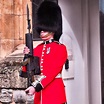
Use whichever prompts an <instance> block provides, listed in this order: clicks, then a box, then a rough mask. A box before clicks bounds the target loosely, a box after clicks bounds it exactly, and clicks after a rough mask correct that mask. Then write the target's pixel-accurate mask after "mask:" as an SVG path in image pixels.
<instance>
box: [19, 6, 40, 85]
mask: <svg viewBox="0 0 104 104" xmlns="http://www.w3.org/2000/svg"><path fill="white" fill-rule="evenodd" d="M27 22H28V27H27V29H28V33H26V34H25V41H26V42H25V43H26V46H27V47H28V48H29V49H30V52H29V54H25V55H24V59H23V62H22V66H25V67H26V72H23V71H22V70H21V71H20V76H21V77H24V78H27V86H30V85H31V83H32V82H33V81H34V77H33V76H34V75H39V74H40V67H39V57H37V56H33V39H32V33H30V29H31V24H30V19H29V8H28V5H27Z"/></svg>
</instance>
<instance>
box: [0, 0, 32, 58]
mask: <svg viewBox="0 0 104 104" xmlns="http://www.w3.org/2000/svg"><path fill="white" fill-rule="evenodd" d="M27 4H28V6H29V9H30V17H31V11H32V10H31V9H32V7H31V2H30V0H25V2H24V0H0V58H4V57H5V56H6V55H8V54H10V53H11V52H12V51H13V49H14V48H15V47H16V46H17V45H19V44H21V43H24V34H25V33H26V32H27V19H26V17H27V16H26V6H27ZM31 23H32V21H31Z"/></svg>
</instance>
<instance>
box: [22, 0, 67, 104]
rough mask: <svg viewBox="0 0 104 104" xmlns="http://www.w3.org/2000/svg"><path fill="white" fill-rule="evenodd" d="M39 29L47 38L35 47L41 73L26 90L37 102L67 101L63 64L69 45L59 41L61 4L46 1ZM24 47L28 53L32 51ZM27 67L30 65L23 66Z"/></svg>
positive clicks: (39, 11) (39, 16)
mask: <svg viewBox="0 0 104 104" xmlns="http://www.w3.org/2000/svg"><path fill="white" fill-rule="evenodd" d="M35 20H36V23H35V29H36V31H37V34H38V35H39V36H40V37H41V39H42V40H43V43H41V44H39V45H38V46H37V47H36V48H34V49H33V54H34V56H37V57H39V64H40V70H41V73H40V75H35V81H33V82H32V83H31V86H29V87H28V88H27V89H26V90H25V91H26V92H28V94H30V95H33V94H35V97H34V104H65V103H66V94H65V86H64V83H63V80H62V75H61V72H62V69H63V65H64V64H65V62H66V60H67V51H66V47H65V46H64V45H63V44H61V43H59V38H60V36H61V34H62V14H61V9H60V7H59V5H58V4H56V3H54V2H51V1H43V2H42V3H41V4H40V6H39V8H38V9H37V12H36V18H35ZM29 51H30V50H29V48H28V47H25V48H24V54H28V53H29ZM23 69H24V70H26V67H25V66H24V67H23Z"/></svg>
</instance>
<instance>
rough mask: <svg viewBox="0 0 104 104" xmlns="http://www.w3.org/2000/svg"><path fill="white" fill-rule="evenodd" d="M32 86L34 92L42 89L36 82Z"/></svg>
mask: <svg viewBox="0 0 104 104" xmlns="http://www.w3.org/2000/svg"><path fill="white" fill-rule="evenodd" d="M32 86H33V87H34V88H35V91H36V92H39V91H41V90H42V89H43V87H42V85H41V84H40V83H39V81H37V80H36V81H35V82H33V83H32Z"/></svg>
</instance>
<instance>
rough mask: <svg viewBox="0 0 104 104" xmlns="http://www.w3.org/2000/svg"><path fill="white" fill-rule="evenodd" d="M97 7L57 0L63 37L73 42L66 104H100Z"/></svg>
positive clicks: (80, 0) (87, 2)
mask: <svg viewBox="0 0 104 104" xmlns="http://www.w3.org/2000/svg"><path fill="white" fill-rule="evenodd" d="M98 3H99V2H98V0H92V1H91V0H59V5H60V6H61V9H62V13H63V16H64V18H63V36H62V37H64V36H65V35H68V36H70V37H71V38H72V41H73V56H74V79H70V80H65V81H64V82H65V85H66V94H67V101H68V104H101V79H100V77H101V75H100V39H99V21H98V20H99V15H98V13H99V9H98V6H99V4H98ZM93 16H94V17H93ZM96 49H97V51H96Z"/></svg>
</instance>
